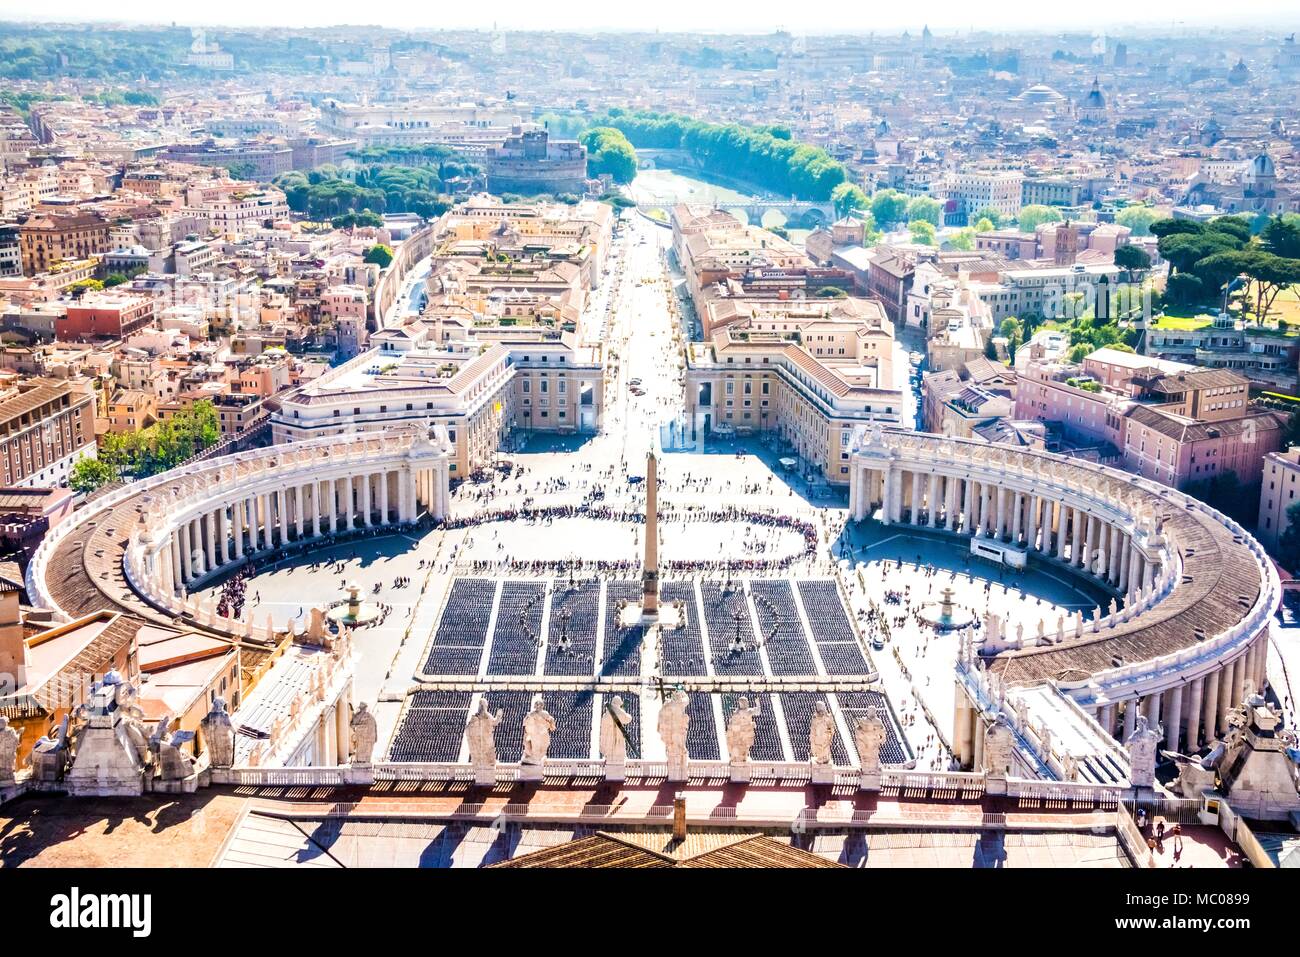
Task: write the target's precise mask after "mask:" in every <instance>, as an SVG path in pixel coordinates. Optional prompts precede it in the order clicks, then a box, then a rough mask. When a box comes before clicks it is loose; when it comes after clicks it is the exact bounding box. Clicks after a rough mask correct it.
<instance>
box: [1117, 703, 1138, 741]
mask: <svg viewBox="0 0 1300 957" xmlns="http://www.w3.org/2000/svg"><path fill="white" fill-rule="evenodd" d="M1137 713H1138V700H1137V698H1129V699H1128V700H1127V701H1125V702H1124V733H1123V734H1122V735H1120V741H1127V740H1128V736H1129V735H1130V734H1132V733H1133V729H1134V728H1136V727H1137Z"/></svg>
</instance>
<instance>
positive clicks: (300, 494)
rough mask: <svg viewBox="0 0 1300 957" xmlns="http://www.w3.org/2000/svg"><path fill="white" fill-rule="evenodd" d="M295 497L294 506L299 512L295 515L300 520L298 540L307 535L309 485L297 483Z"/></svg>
mask: <svg viewBox="0 0 1300 957" xmlns="http://www.w3.org/2000/svg"><path fill="white" fill-rule="evenodd" d="M293 499H294V502H293V504H294V508H295V511H296V513H297V514H296V515H295V516H294V517H295V518H296V519H297V520H298V521H297V526H298V540H299V541H302V540H303V539H304V538H306V537H307V486H306V485H295V486H294V489H293Z"/></svg>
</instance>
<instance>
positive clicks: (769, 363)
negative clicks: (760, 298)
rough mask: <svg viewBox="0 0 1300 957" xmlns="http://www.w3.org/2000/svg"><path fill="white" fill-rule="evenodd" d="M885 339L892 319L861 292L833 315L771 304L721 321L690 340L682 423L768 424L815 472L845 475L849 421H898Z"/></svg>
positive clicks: (744, 427)
mask: <svg viewBox="0 0 1300 957" xmlns="http://www.w3.org/2000/svg"><path fill="white" fill-rule="evenodd" d="M787 305H788V304H787ZM807 305H808V306H809V307H811V306H812V305H813V304H812V303H809V304H807ZM893 346H894V332H893V324H892V323H891V322H890V321H889V319H888V317H887V316H886V315H885V314H884V310H883V308H881V306H880V304H879V303H876V302H874V301H871V300H858V301H857V305H855V306H854V307H853V312H852V313H851V314H849V313H844V314H841V315H839V316H837V317H818V316H812V315H802V316H801V315H800V313H799V312H798V311H797V309H789V308H787V309H786V310H782V311H778V310H777V309H775V308H774V309H773V310H771V311H769V312H767V313H766V314H764V313H761V312H760V313H758V314H755V315H753V316H750V317H749V318H746V319H745V320H743V321H738V322H735V323H731V324H728V325H726V326H723V327H722V328H720V329H718V330H716V331H715V332H714V333H713V335H712V336H711V338H710V339H709V340H708V341H707V342H705V343H693V344H692V345H691V347H690V350H689V353H688V359H687V369H686V412H687V419H686V421H687V428H688V429H690V430H692V431H693V432H694V433H695V435H696V437H697V438H699V437H701V436H707V435H709V434H718V435H726V434H741V435H745V434H755V433H770V434H775V435H776V436H777V437H779V439H780V440H781V441H782V442H784V443H785V444H786V445H787V446H788V447H789V449H790V450H791V451H793V452H794V453H796V454H797V455H798V456H799V457H800V458H802V459H803V460H804V461H805V463H807V465H808V466H809V467H810V468H811V469H812V470H813V471H815V472H816V473H817V474H818V475H819V476H820V477H821V478H822V479H823V480H825V481H826V482H828V483H831V484H840V483H843V482H847V481H848V474H849V472H848V450H849V447H850V443H851V437H852V435H853V434H854V432H855V430H858V429H861V428H864V427H867V426H870V425H873V424H880V425H885V426H897V425H901V424H903V422H904V414H905V408H906V403H905V399H904V396H903V393H902V390H901V389H899V388H897V387H895V370H894V367H893V361H892V356H893ZM909 424H910V423H909Z"/></svg>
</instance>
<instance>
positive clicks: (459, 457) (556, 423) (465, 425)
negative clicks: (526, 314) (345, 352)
mask: <svg viewBox="0 0 1300 957" xmlns="http://www.w3.org/2000/svg"><path fill="white" fill-rule="evenodd" d="M431 332H432V329H431V327H427V326H426V324H425V323H423V322H415V323H412V324H410V325H409V326H407V327H406V329H405V331H404V332H403V334H402V335H401V336H398V335H393V334H391V332H390V333H386V334H384V335H383V336H376V340H378V341H379V342H380V345H379V346H377V347H375V348H372V349H370V350H368V351H366V352H364V353H362V354H361V355H359V356H357V357H356V358H355V359H353V360H351V361H350V362H347V363H345V364H344V365H342V366H339V367H337V368H335V369H331V370H330V371H328V372H326V373H325V374H323V375H321V376H319V377H318V378H316V379H314V380H313V381H311V382H310V383H308V384H306V385H302V386H298V387H296V388H293V389H290V390H289V391H287V392H285V393H282V394H280V395H278V396H276V397H274V398H272V399H268V400H266V407H267V408H268V409H269V410H270V411H271V434H272V439H273V441H274V442H277V443H279V442H294V441H299V440H302V439H307V438H316V437H318V436H322V435H344V434H350V433H352V432H355V431H357V430H363V431H367V430H376V429H384V428H389V427H391V426H393V425H397V424H401V423H409V422H418V423H428V424H434V423H436V424H441V425H445V426H446V428H447V434H448V437H449V438H450V439H451V441H452V444H453V447H454V449H455V455H454V457H453V460H452V468H451V474H452V478H453V479H457V478H464V477H465V476H467V475H469V474H471V473H472V472H473V471H475V470H476V469H479V468H481V467H483V466H485V465H487V464H488V463H489V462H490V461H491V458H492V453H493V452H494V451H496V450H497V449H498V448H500V446H501V445H502V444H503V442H504V441H505V440H506V438H507V436H508V435H509V434H510V433H511V432H512V431H513V430H516V429H523V430H536V431H545V432H572V433H577V432H582V433H590V432H595V431H596V430H597V429H598V428H599V427H600V422H601V415H602V409H603V405H604V397H603V393H604V376H603V372H602V363H601V360H600V355H599V350H598V349H594V348H590V347H586V346H581V345H579V344H578V341H577V337H576V336H574V335H573V334H572V333H564V334H562V335H561V336H559V337H558V338H556V339H551V340H545V341H536V340H533V341H515V342H511V341H498V342H492V343H488V342H483V341H480V340H478V339H475V338H473V337H467V338H464V339H460V340H453V341H451V342H448V343H439V342H435V341H434V339H433V337H432V335H431Z"/></svg>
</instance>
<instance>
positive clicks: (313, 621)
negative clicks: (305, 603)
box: [303, 607, 334, 648]
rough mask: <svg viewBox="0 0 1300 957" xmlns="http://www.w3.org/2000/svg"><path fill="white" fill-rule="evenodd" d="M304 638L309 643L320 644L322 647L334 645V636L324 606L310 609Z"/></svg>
mask: <svg viewBox="0 0 1300 957" xmlns="http://www.w3.org/2000/svg"><path fill="white" fill-rule="evenodd" d="M303 639H304V640H305V641H306V642H307V644H310V645H319V646H320V647H322V648H329V647H331V646H332V644H333V640H334V636H333V635H331V634H330V631H329V625H328V619H327V618H326V617H325V609H324V608H318V607H312V608H310V609H308V613H307V631H306V633H305V634H304V635H303Z"/></svg>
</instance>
